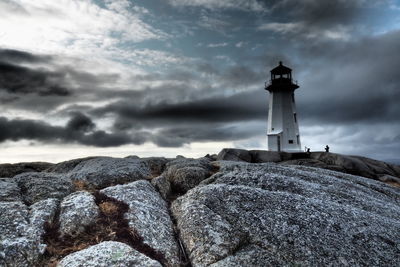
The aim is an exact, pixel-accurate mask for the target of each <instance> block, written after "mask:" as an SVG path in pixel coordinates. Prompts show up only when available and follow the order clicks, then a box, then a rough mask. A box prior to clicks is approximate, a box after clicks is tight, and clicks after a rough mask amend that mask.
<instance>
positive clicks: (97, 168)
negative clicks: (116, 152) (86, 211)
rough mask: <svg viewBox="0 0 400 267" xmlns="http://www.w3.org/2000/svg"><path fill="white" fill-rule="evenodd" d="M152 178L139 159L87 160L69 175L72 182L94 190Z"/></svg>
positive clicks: (146, 166) (107, 158)
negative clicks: (80, 183) (81, 183)
mask: <svg viewBox="0 0 400 267" xmlns="http://www.w3.org/2000/svg"><path fill="white" fill-rule="evenodd" d="M150 176H151V173H150V169H149V167H148V165H147V164H146V163H144V162H143V161H141V160H139V159H130V158H124V159H120V158H109V157H98V158H94V159H90V160H85V161H83V162H81V163H79V164H78V165H76V166H75V168H74V169H73V170H72V171H70V172H69V173H68V177H69V178H70V179H71V180H72V181H75V182H77V181H78V182H83V183H85V184H86V185H87V186H89V187H93V188H104V187H107V186H110V185H115V184H122V183H128V182H133V181H137V180H142V179H149V178H150Z"/></svg>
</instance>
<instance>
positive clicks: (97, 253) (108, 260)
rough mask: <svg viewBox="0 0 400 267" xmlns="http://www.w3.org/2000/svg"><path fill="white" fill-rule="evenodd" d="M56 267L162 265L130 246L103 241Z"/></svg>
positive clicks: (155, 266)
mask: <svg viewBox="0 0 400 267" xmlns="http://www.w3.org/2000/svg"><path fill="white" fill-rule="evenodd" d="M57 266H58V267H92V266H104V267H106V266H143V267H144V266H146V267H161V266H162V265H161V264H160V263H159V262H157V261H155V260H152V259H150V258H149V257H147V256H145V255H143V254H141V253H139V252H137V251H136V250H134V249H133V248H131V247H130V246H128V245H126V244H124V243H120V242H115V241H105V242H102V243H100V244H97V245H94V246H91V247H89V248H86V249H84V250H81V251H77V252H75V253H72V254H69V255H68V256H66V257H65V258H63V259H62V260H61V261H60V262H59V263H58V265H57Z"/></svg>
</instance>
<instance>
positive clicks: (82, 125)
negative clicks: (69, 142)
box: [66, 112, 96, 132]
mask: <svg viewBox="0 0 400 267" xmlns="http://www.w3.org/2000/svg"><path fill="white" fill-rule="evenodd" d="M95 127H96V125H95V124H94V123H93V121H92V120H91V119H90V118H89V117H88V116H86V115H85V114H83V113H80V112H74V113H72V118H71V119H70V120H69V121H68V123H67V125H66V128H67V129H69V130H72V131H82V132H88V131H91V130H93V129H94V128H95Z"/></svg>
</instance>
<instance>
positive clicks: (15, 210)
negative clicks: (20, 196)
mask: <svg viewBox="0 0 400 267" xmlns="http://www.w3.org/2000/svg"><path fill="white" fill-rule="evenodd" d="M57 205H58V201H57V200H56V199H46V200H42V201H39V202H37V203H35V204H34V205H32V206H31V207H27V206H26V205H25V204H23V203H22V202H17V201H14V202H0V266H37V265H38V262H39V260H40V258H41V256H42V255H43V254H44V252H45V248H46V245H45V244H44V243H43V240H42V236H43V234H44V232H45V230H44V225H45V223H51V222H52V221H53V220H54V217H55V213H56V209H57Z"/></svg>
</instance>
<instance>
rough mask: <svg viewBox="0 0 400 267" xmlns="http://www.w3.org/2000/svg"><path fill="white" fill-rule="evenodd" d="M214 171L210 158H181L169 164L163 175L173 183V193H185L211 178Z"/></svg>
mask: <svg viewBox="0 0 400 267" xmlns="http://www.w3.org/2000/svg"><path fill="white" fill-rule="evenodd" d="M213 169H214V167H213V165H212V164H211V161H210V160H209V159H208V158H201V159H186V158H180V159H176V160H173V161H171V162H169V163H168V164H167V166H166V170H165V172H164V174H163V175H164V176H165V177H166V178H167V179H168V181H169V182H170V183H171V187H172V190H173V191H175V192H181V193H184V192H186V191H188V190H189V189H192V188H194V187H195V186H196V185H198V184H199V183H200V182H201V181H203V180H204V179H206V178H207V177H209V176H210V175H211V174H212V171H213Z"/></svg>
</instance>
